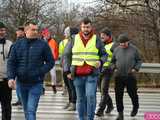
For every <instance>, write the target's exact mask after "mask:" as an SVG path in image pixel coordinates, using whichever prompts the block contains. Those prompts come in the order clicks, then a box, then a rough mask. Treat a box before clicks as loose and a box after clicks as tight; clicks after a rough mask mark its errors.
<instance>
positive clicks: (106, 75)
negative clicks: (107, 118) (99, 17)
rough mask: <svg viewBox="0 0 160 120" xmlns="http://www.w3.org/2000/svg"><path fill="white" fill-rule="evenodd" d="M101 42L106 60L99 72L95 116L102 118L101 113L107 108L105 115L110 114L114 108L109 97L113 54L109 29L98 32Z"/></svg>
mask: <svg viewBox="0 0 160 120" xmlns="http://www.w3.org/2000/svg"><path fill="white" fill-rule="evenodd" d="M100 36H101V40H102V42H103V43H104V44H105V49H106V52H107V54H108V59H107V62H105V63H104V64H103V67H102V70H101V75H100V79H99V88H100V92H101V99H100V103H99V108H98V110H97V112H96V115H97V116H99V117H100V116H103V115H104V114H103V112H104V110H105V108H106V106H108V107H107V109H106V111H105V113H107V114H108V113H110V112H111V111H112V110H113V109H114V107H113V102H112V99H111V97H110V95H109V83H110V80H111V77H112V73H113V71H112V69H111V59H112V52H113V49H112V47H113V44H114V43H113V40H112V32H111V31H110V30H109V28H107V27H106V28H104V29H102V31H101V32H100Z"/></svg>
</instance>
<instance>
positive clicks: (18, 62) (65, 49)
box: [0, 18, 142, 120]
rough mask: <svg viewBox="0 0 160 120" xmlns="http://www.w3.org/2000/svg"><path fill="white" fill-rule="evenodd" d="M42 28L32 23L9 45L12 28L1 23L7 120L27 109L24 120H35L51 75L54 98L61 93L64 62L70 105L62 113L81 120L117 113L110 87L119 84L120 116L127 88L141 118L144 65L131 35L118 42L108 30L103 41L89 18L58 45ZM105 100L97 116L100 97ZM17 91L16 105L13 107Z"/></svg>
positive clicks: (0, 86) (0, 71)
mask: <svg viewBox="0 0 160 120" xmlns="http://www.w3.org/2000/svg"><path fill="white" fill-rule="evenodd" d="M38 29H39V28H38V25H37V24H36V23H35V22H33V21H29V22H26V23H25V25H24V26H23V27H22V26H20V27H19V28H17V30H16V37H17V39H16V42H14V43H12V42H11V41H10V40H7V39H6V32H7V27H6V25H5V24H4V23H3V22H0V65H1V67H0V103H1V109H2V120H11V113H12V112H11V111H12V105H15V106H16V105H21V106H22V107H23V111H24V115H25V120H36V112H37V108H38V103H39V99H40V96H41V95H42V94H44V92H45V86H44V78H45V75H46V73H48V72H49V73H50V75H51V86H52V90H53V93H54V94H56V93H57V88H56V85H57V83H56V81H57V77H56V69H55V61H56V60H58V59H59V58H60V65H61V67H62V71H63V81H64V86H66V88H67V92H68V102H67V103H66V105H65V106H64V108H63V109H66V110H68V111H75V110H77V112H78V119H79V120H94V117H95V115H97V116H98V117H101V116H103V115H104V112H105V113H106V114H110V113H111V112H112V110H113V109H114V105H113V101H112V98H111V96H110V95H109V83H110V80H111V78H114V79H115V99H116V108H117V112H118V116H117V118H116V120H124V115H123V114H124V113H123V109H124V106H123V94H124V88H125V87H126V88H127V92H128V94H129V97H130V98H131V101H132V105H133V109H132V111H131V114H130V116H132V117H134V116H136V114H137V113H138V108H139V100H138V94H137V82H136V76H135V73H136V72H138V71H139V69H140V67H141V64H142V60H141V57H140V55H139V50H138V48H137V47H136V46H135V45H133V44H132V43H131V39H130V38H129V37H128V35H127V34H126V33H122V34H120V35H119V37H118V38H117V41H118V42H115V41H114V40H113V35H112V31H111V30H110V29H109V28H108V27H104V28H103V29H102V30H101V31H99V35H98V34H97V33H95V30H93V23H92V21H91V20H90V19H89V18H84V19H82V21H81V22H80V29H78V28H74V27H67V28H66V29H65V30H64V37H65V38H64V40H62V41H61V42H60V43H59V45H58V43H57V42H56V40H55V39H54V38H52V35H51V32H50V30H49V29H48V28H44V29H42V30H41V32H39V31H38ZM97 88H99V90H100V92H101V99H100V103H99V107H98V108H97V111H96V104H97V102H96V92H97ZM12 89H16V93H17V102H16V103H13V104H11V100H12Z"/></svg>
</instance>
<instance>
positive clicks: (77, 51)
mask: <svg viewBox="0 0 160 120" xmlns="http://www.w3.org/2000/svg"><path fill="white" fill-rule="evenodd" d="M72 54H73V55H72V65H76V66H82V65H83V64H84V62H86V63H87V64H88V65H91V66H96V61H99V56H98V49H97V48H96V35H93V36H92V38H91V39H90V40H89V41H88V42H87V44H86V46H84V44H83V41H82V40H81V38H80V36H79V34H77V35H76V36H75V41H74V45H73V48H72Z"/></svg>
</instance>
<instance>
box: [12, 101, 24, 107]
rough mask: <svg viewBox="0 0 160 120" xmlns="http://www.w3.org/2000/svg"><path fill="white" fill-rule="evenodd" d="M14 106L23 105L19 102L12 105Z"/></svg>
mask: <svg viewBox="0 0 160 120" xmlns="http://www.w3.org/2000/svg"><path fill="white" fill-rule="evenodd" d="M12 105H13V106H18V105H22V104H21V102H20V101H17V102H15V103H13V104H12Z"/></svg>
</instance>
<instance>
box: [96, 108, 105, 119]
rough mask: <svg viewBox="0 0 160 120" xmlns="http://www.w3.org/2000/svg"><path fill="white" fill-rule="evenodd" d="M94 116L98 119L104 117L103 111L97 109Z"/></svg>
mask: <svg viewBox="0 0 160 120" xmlns="http://www.w3.org/2000/svg"><path fill="white" fill-rule="evenodd" d="M96 115H97V116H98V117H101V116H104V114H103V111H102V110H100V109H98V111H97V112H96Z"/></svg>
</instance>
